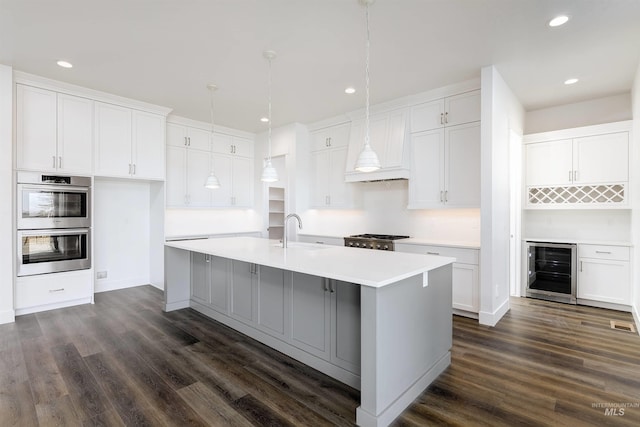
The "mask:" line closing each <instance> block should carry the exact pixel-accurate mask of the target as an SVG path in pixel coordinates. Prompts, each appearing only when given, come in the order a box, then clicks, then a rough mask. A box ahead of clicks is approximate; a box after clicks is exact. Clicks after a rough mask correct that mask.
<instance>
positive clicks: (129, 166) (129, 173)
mask: <svg viewBox="0 0 640 427" xmlns="http://www.w3.org/2000/svg"><path fill="white" fill-rule="evenodd" d="M129 175H131V163H129Z"/></svg>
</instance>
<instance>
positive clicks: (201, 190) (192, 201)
mask: <svg viewBox="0 0 640 427" xmlns="http://www.w3.org/2000/svg"><path fill="white" fill-rule="evenodd" d="M186 152H187V176H186V180H187V204H188V205H189V206H190V207H209V206H211V197H212V193H213V192H214V191H217V190H210V189H208V188H206V187H205V186H204V184H205V182H206V180H207V176H209V174H210V173H211V154H210V153H209V152H208V151H200V150H191V149H187V150H186Z"/></svg>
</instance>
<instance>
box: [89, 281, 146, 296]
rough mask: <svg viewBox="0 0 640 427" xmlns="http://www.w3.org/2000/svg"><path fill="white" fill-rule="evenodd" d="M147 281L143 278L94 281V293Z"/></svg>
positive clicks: (144, 283)
mask: <svg viewBox="0 0 640 427" xmlns="http://www.w3.org/2000/svg"><path fill="white" fill-rule="evenodd" d="M148 284H149V281H148V280H144V279H138V280H114V281H111V282H103V283H99V282H96V284H95V290H94V292H95V293H100V292H109V291H117V290H118V289H126V288H135V287H137V286H144V285H148Z"/></svg>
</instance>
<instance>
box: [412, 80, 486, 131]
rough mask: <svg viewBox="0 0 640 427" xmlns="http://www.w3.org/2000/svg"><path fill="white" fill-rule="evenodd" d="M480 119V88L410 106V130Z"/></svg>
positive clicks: (429, 128) (433, 127) (421, 129)
mask: <svg viewBox="0 0 640 427" xmlns="http://www.w3.org/2000/svg"><path fill="white" fill-rule="evenodd" d="M477 121H480V90H474V91H470V92H465V93H461V94H458V95H454V96H449V97H446V98H441V99H437V100H434V101H431V102H425V103H423V104H418V105H414V106H413V107H411V132H412V133H413V132H423V131H427V130H431V129H438V128H442V127H445V126H456V125H460V124H464V123H471V122H477Z"/></svg>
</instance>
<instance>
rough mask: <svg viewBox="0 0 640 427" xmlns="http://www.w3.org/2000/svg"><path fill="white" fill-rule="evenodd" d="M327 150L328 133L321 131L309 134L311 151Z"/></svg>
mask: <svg viewBox="0 0 640 427" xmlns="http://www.w3.org/2000/svg"><path fill="white" fill-rule="evenodd" d="M327 149H329V131H328V130H327V129H326V128H325V129H321V130H318V131H315V132H313V133H312V134H311V151H320V150H327Z"/></svg>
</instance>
